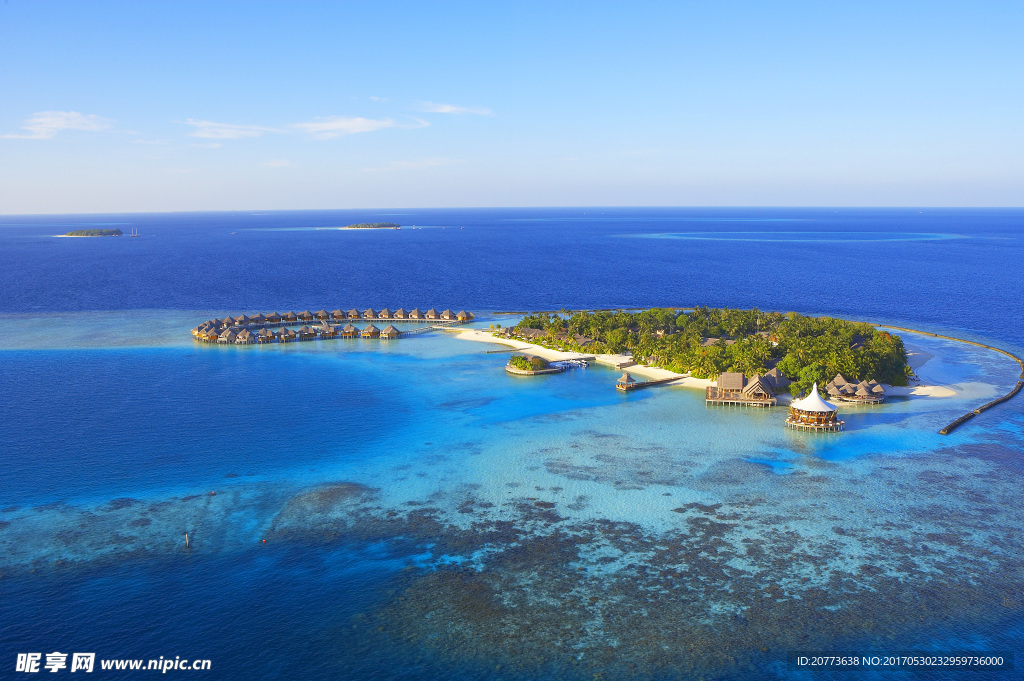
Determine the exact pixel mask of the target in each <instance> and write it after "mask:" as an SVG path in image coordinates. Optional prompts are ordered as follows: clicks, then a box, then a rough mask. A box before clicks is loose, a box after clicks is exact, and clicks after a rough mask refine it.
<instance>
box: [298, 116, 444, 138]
mask: <svg viewBox="0 0 1024 681" xmlns="http://www.w3.org/2000/svg"><path fill="white" fill-rule="evenodd" d="M424 123H425V122H424ZM293 127H295V128H298V129H299V130H302V131H303V132H308V133H309V134H310V135H312V136H313V137H316V138H317V139H322V140H328V139H333V138H335V137H341V136H342V135H354V134H356V133H359V132H374V131H375V130H383V129H384V128H395V127H406V126H399V125H398V124H397V123H395V122H394V121H393V120H391V119H390V118H384V119H374V118H362V117H347V116H324V117H322V118H321V117H317V118H315V119H313V120H312V121H310V122H309V123H296V124H295V125H294V126H293ZM416 127H422V126H416Z"/></svg>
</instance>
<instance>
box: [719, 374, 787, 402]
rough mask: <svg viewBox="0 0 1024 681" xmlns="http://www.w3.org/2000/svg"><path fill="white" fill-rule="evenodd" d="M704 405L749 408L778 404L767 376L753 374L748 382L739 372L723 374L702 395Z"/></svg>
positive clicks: (771, 382) (773, 386)
mask: <svg viewBox="0 0 1024 681" xmlns="http://www.w3.org/2000/svg"><path fill="white" fill-rule="evenodd" d="M704 403H705V404H723V405H724V404H734V405H740V406H749V407H773V406H775V405H776V404H777V403H778V400H777V399H776V397H775V385H774V383H773V381H772V380H771V379H770V378H768V377H767V376H761V375H759V374H754V375H753V376H752V377H751V378H750V380H749V381H748V380H747V378H746V376H744V375H743V374H741V373H739V372H733V371H729V372H725V373H723V374H720V375H719V376H718V380H717V381H716V382H715V385H713V386H708V387H707V389H706V390H705V393H704Z"/></svg>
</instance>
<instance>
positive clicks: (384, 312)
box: [377, 307, 391, 318]
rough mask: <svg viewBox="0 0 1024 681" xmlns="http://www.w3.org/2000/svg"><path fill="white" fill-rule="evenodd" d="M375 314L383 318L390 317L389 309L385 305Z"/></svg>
mask: <svg viewBox="0 0 1024 681" xmlns="http://www.w3.org/2000/svg"><path fill="white" fill-rule="evenodd" d="M377 316H378V317H385V318H388V317H391V310H389V309H387V308H386V307H385V308H384V309H383V310H381V311H380V312H378V313H377Z"/></svg>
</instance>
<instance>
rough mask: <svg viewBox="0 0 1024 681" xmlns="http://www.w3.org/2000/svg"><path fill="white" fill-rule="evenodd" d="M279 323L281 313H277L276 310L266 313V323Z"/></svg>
mask: <svg viewBox="0 0 1024 681" xmlns="http://www.w3.org/2000/svg"><path fill="white" fill-rule="evenodd" d="M280 323H281V315H279V314H277V313H276V312H271V313H270V314H268V315H267V324H280Z"/></svg>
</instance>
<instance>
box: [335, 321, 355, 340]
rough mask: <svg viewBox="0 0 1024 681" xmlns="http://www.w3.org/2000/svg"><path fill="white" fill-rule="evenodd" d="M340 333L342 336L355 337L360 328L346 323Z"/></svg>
mask: <svg viewBox="0 0 1024 681" xmlns="http://www.w3.org/2000/svg"><path fill="white" fill-rule="evenodd" d="M339 335H340V336H341V337H342V338H355V337H356V336H358V335H359V329H357V328H356V327H354V326H352V325H351V324H346V325H345V328H343V329H342V330H341V333H340V334H339Z"/></svg>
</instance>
